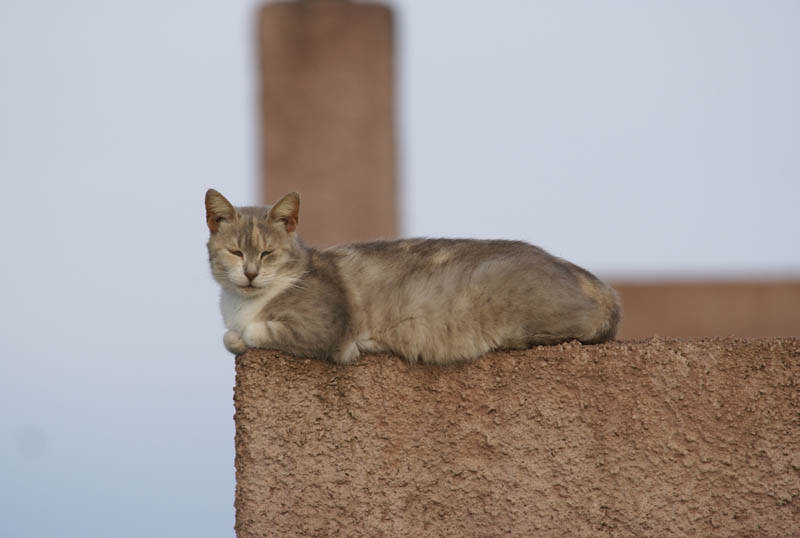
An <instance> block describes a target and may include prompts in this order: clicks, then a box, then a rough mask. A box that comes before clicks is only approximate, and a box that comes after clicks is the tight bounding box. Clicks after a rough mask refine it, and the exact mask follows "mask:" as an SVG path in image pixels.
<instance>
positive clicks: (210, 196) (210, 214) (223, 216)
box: [206, 189, 236, 234]
mask: <svg viewBox="0 0 800 538" xmlns="http://www.w3.org/2000/svg"><path fill="white" fill-rule="evenodd" d="M234 219H236V208H235V207H233V205H232V204H231V203H230V202H229V201H228V200H227V199H226V198H225V197H224V196H222V195H221V194H220V193H218V192H217V191H215V190H214V189H208V190H207V191H206V224H208V229H209V230H210V231H211V233H212V234H213V233H216V232H217V230H219V225H220V224H221V223H222V222H224V221H226V220H227V221H233V220H234Z"/></svg>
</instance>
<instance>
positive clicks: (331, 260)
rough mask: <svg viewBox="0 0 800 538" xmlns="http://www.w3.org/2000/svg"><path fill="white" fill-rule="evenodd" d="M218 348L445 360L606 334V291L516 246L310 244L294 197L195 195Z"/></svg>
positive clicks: (613, 321)
mask: <svg viewBox="0 0 800 538" xmlns="http://www.w3.org/2000/svg"><path fill="white" fill-rule="evenodd" d="M205 206H206V223H207V225H208V229H209V232H210V236H209V240H208V254H209V261H210V264H211V272H212V274H213V276H214V279H215V280H216V281H217V282H218V283H219V284H220V286H221V287H222V295H221V300H220V305H221V309H222V315H223V318H224V321H225V326H226V327H227V329H228V330H227V332H226V333H225V336H224V338H223V342H224V344H225V347H226V349H227V350H228V351H230V352H231V353H234V354H241V353H244V352H245V351H246V350H247V349H248V348H267V349H274V350H279V351H283V352H286V353H289V354H291V355H295V356H300V357H311V358H318V359H326V360H331V361H333V362H335V363H338V364H350V363H352V362H353V361H355V360H356V359H358V357H359V356H360V354H361V353H362V352H363V353H393V354H396V355H400V356H402V357H404V358H405V359H407V360H408V361H409V362H411V363H415V362H417V361H421V362H424V363H431V364H451V363H456V362H461V361H468V360H472V359H476V358H477V357H480V356H481V355H483V354H485V353H487V352H489V351H493V350H500V349H522V348H528V347H531V346H534V345H540V344H556V343H559V342H564V341H567V340H579V341H580V342H583V343H588V344H593V343H599V342H604V341H606V340H611V339H613V338H614V336H615V335H616V331H617V325H618V323H619V320H620V311H621V307H620V302H619V298H618V297H617V294H616V292H615V291H614V290H613V289H612V288H611V287H609V286H608V285H606V284H604V283H603V282H601V281H600V280H598V279H597V278H596V277H595V276H594V275H592V274H591V273H589V272H588V271H586V270H584V269H581V268H580V267H578V266H576V265H573V264H572V263H569V262H567V261H565V260H562V259H560V258H557V257H555V256H552V255H550V254H548V253H547V252H545V251H544V250H542V249H541V248H538V247H535V246H533V245H530V244H528V243H524V242H521V241H502V240H476V239H399V240H394V241H372V242H364V243H353V244H349V245H342V246H334V247H330V248H326V249H323V250H318V249H315V248H311V247H308V246H305V245H304V244H303V243H302V242H301V241H300V240H299V239H298V237H297V226H298V221H299V212H300V197H299V196H298V194H297V193H294V192H292V193H289V194H287V195H286V196H284V197H283V198H281V199H280V200H279V201H278V202H277V203H276V204H275V205H273V206H271V207H269V206H268V207H234V206H233V205H231V203H230V202H229V201H228V200H227V199H226V198H225V197H224V196H222V195H221V194H220V193H219V192H217V191H215V190H214V189H209V190H208V192H207V193H206V197H205Z"/></svg>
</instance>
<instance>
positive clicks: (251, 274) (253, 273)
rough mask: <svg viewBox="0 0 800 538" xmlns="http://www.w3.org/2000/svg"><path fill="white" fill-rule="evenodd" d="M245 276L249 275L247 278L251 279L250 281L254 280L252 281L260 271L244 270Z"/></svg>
mask: <svg viewBox="0 0 800 538" xmlns="http://www.w3.org/2000/svg"><path fill="white" fill-rule="evenodd" d="M244 276H246V277H247V280H249V281H250V282H252V281H253V279H254V278H255V277H256V276H258V273H256V272H254V271H245V272H244Z"/></svg>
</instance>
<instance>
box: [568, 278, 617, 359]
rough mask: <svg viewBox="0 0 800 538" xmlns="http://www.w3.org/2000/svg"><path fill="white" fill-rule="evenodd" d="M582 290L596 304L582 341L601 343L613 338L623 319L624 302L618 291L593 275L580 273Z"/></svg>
mask: <svg viewBox="0 0 800 538" xmlns="http://www.w3.org/2000/svg"><path fill="white" fill-rule="evenodd" d="M578 278H579V280H580V285H581V290H582V291H583V293H585V294H586V296H587V297H588V298H589V299H591V301H592V302H593V303H594V304H595V305H596V307H595V308H593V309H592V314H591V316H590V317H591V322H590V324H589V331H587V334H586V335H585V337H584V338H582V339H581V342H583V343H586V344H599V343H600V342H606V341H608V340H613V339H614V337H615V336H616V335H617V329H618V328H619V322H620V320H621V319H622V304H621V302H620V299H619V295H617V292H616V291H615V290H614V288H612V287H611V286H609V285H608V284H606V283H604V282H602V281H601V280H598V279H597V278H595V277H594V276H592V275H588V276H587V275H580V276H579V277H578Z"/></svg>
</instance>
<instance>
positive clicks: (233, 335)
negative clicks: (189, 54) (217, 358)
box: [222, 331, 247, 355]
mask: <svg viewBox="0 0 800 538" xmlns="http://www.w3.org/2000/svg"><path fill="white" fill-rule="evenodd" d="M222 342H223V343H224V344H225V349H227V350H228V351H230V352H231V353H233V354H234V355H241V354H242V353H244V352H245V351H247V344H245V343H244V340H243V339H242V335H240V334H239V333H238V332H236V331H228V332H226V333H225V336H223V337H222Z"/></svg>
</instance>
